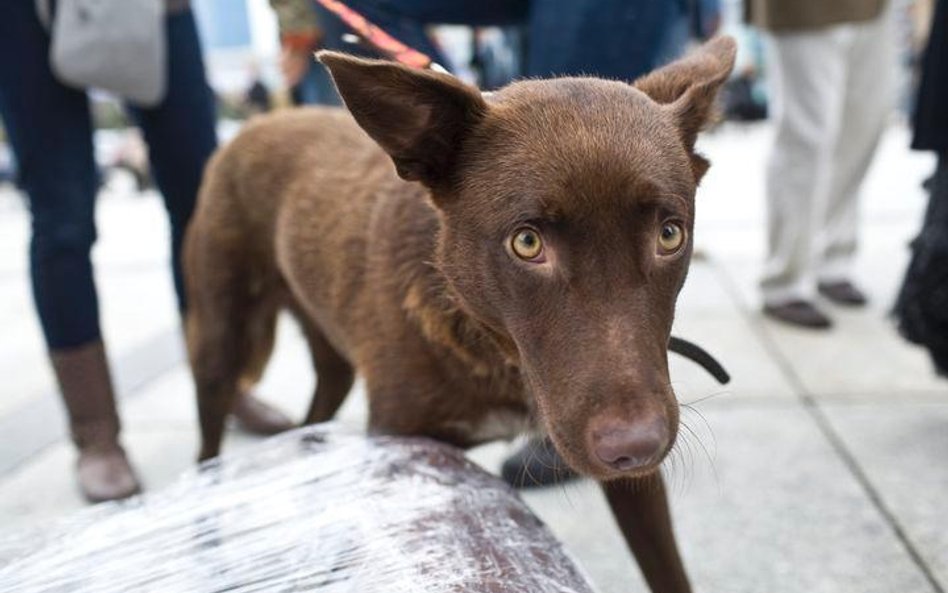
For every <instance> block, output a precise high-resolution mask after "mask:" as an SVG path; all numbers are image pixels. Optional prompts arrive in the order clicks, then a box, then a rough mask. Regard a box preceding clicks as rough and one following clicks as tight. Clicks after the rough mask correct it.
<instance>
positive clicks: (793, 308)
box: [764, 300, 833, 329]
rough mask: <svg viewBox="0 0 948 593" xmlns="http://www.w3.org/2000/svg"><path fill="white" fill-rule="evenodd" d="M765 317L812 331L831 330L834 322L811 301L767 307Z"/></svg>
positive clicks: (765, 307) (791, 302)
mask: <svg viewBox="0 0 948 593" xmlns="http://www.w3.org/2000/svg"><path fill="white" fill-rule="evenodd" d="M764 315H767V316H768V317H772V318H773V319H776V320H778V321H782V322H784V323H789V324H791V325H796V326H798V327H806V328H810V329H829V328H830V327H832V326H833V322H832V321H831V320H830V318H829V317H827V316H826V315H825V314H824V313H823V312H822V311H820V310H819V309H817V308H816V306H815V305H814V304H813V303H811V302H809V301H803V300H799V301H790V302H789V303H784V304H781V305H765V306H764Z"/></svg>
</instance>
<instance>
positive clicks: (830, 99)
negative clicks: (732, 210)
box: [761, 11, 896, 305]
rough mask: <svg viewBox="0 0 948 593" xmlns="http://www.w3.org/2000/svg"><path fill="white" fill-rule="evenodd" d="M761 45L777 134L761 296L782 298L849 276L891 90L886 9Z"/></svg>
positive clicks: (808, 293)
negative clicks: (862, 192) (862, 196)
mask: <svg viewBox="0 0 948 593" xmlns="http://www.w3.org/2000/svg"><path fill="white" fill-rule="evenodd" d="M767 51H768V56H767V59H768V61H767V64H768V66H769V69H770V70H769V72H768V78H769V80H770V81H771V84H772V86H771V93H770V97H771V109H772V116H773V118H774V122H775V125H776V136H775V141H774V147H773V152H772V154H771V157H770V162H769V163H768V166H767V187H766V192H767V231H768V255H767V261H766V264H765V267H764V277H763V280H762V282H761V286H762V288H763V293H764V295H763V296H764V302H765V303H766V304H770V305H779V304H783V303H786V302H788V301H792V300H796V299H807V300H808V299H812V298H813V297H814V296H815V295H814V293H815V289H816V283H817V282H818V281H827V282H831V281H835V280H843V279H848V277H849V274H850V267H851V263H852V260H853V256H854V254H855V251H856V231H857V228H856V227H857V206H858V204H857V202H858V200H857V194H858V191H859V186H860V184H861V182H862V180H863V177H864V176H865V174H866V170H867V169H868V168H869V163H870V162H871V160H872V156H873V153H874V152H875V149H876V146H877V145H878V143H879V137H880V136H881V134H882V131H883V129H884V127H885V123H886V120H887V117H888V115H889V113H890V110H891V108H892V105H893V103H894V97H895V59H896V49H895V39H894V36H893V27H892V18H891V12H890V11H886V12H884V13H883V14H882V16H880V17H879V18H877V19H875V20H873V21H868V22H864V23H854V24H845V25H836V26H833V27H827V28H824V29H818V30H813V31H807V32H802V33H796V32H795V33H789V34H776V35H771V36H769V39H768V44H767Z"/></svg>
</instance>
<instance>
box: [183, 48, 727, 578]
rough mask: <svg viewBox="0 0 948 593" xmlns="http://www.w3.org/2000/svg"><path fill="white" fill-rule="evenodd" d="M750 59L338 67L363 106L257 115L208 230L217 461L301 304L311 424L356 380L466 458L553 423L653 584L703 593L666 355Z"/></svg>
mask: <svg viewBox="0 0 948 593" xmlns="http://www.w3.org/2000/svg"><path fill="white" fill-rule="evenodd" d="M734 51H735V50H734V43H733V41H732V40H731V39H729V38H719V39H716V40H714V41H711V42H709V43H708V44H706V45H705V46H703V47H702V48H701V49H700V50H698V51H697V52H695V53H694V54H692V55H691V56H689V57H687V58H685V59H683V60H680V61H678V62H676V63H673V64H671V65H669V66H667V67H665V68H662V69H661V70H658V71H656V72H654V73H652V74H650V75H648V76H646V77H644V78H642V79H640V80H638V81H637V82H635V83H634V84H631V85H630V84H625V83H621V82H615V81H605V80H598V79H593V78H562V79H555V80H546V81H541V80H531V81H524V82H518V83H514V84H511V85H510V86H508V87H506V88H504V89H502V90H501V91H499V92H497V93H493V94H491V95H488V96H482V94H481V93H480V92H478V91H477V90H476V89H474V88H471V87H468V86H466V85H464V84H462V83H461V82H459V81H458V80H456V79H455V78H452V77H451V76H448V75H444V74H438V73H435V72H429V71H415V70H409V69H407V68H405V67H403V66H400V65H396V64H393V63H388V62H378V61H367V60H361V59H356V58H352V57H347V56H344V55H340V54H334V53H322V54H320V56H319V59H320V61H322V62H323V63H324V64H325V65H326V66H328V68H329V70H330V71H331V72H332V76H333V78H334V79H335V81H336V84H337V86H338V88H339V91H340V93H341V94H342V96H343V98H344V100H345V102H346V105H347V107H348V108H349V111H350V112H351V116H350V115H349V114H348V113H346V112H344V111H342V110H332V109H308V110H297V111H292V112H284V113H279V114H276V115H274V116H270V117H264V118H261V119H260V120H258V121H257V122H256V123H253V124H251V125H248V126H247V128H246V129H245V131H243V132H242V133H241V134H240V135H239V136H238V137H237V138H236V139H235V140H234V141H233V142H232V143H231V144H229V145H228V146H227V147H225V148H224V149H222V150H221V151H220V152H219V153H218V154H217V155H216V156H215V157H214V159H213V161H212V163H211V165H210V167H209V169H208V171H207V175H206V178H205V181H204V186H203V189H202V193H201V196H200V201H199V204H198V209H197V212H196V214H195V217H194V221H193V223H192V225H191V228H190V230H189V233H188V238H187V245H186V253H185V257H186V261H185V264H186V273H187V283H188V298H189V301H190V312H189V316H188V320H187V324H188V328H187V329H188V345H189V350H190V357H191V363H192V366H193V370H194V375H195V379H196V383H197V392H198V400H199V406H200V420H201V430H202V436H203V445H202V449H201V458H202V459H206V458H209V457H213V456H215V455H217V454H218V451H219V447H220V441H221V433H222V428H223V424H224V418H225V416H226V414H227V411H228V410H229V409H230V406H231V402H232V401H233V399H234V396H235V394H236V393H237V391H238V387H239V385H240V384H241V383H252V382H254V381H256V380H257V379H258V378H259V376H260V374H261V373H262V371H263V368H264V365H265V364H266V361H267V358H268V356H269V354H270V350H271V347H272V344H273V332H274V322H275V318H276V315H277V312H278V311H279V310H280V309H281V308H284V307H285V308H289V309H291V310H292V311H293V312H294V313H295V314H296V317H297V318H298V319H299V321H300V323H301V324H302V325H303V328H304V331H305V334H306V336H307V338H308V340H309V343H310V346H311V350H312V357H313V363H314V365H315V367H316V373H317V375H318V387H317V389H316V394H315V396H314V398H313V403H312V406H311V408H310V410H309V413H308V414H307V417H306V422H308V423H309V422H320V421H324V420H328V419H330V418H331V417H332V416H333V414H334V413H335V411H336V410H337V408H338V407H339V405H340V404H341V402H342V400H343V398H344V397H345V395H346V393H347V392H348V390H349V388H350V386H351V383H352V379H353V371H354V369H355V370H358V372H360V373H362V375H363V376H364V377H365V381H366V384H367V388H368V396H369V405H370V418H369V424H370V428H371V430H372V431H373V432H376V433H386V434H397V435H427V436H430V437H434V438H436V439H441V440H443V441H447V442H450V443H453V444H455V445H459V446H462V447H466V446H471V445H474V444H478V443H481V442H484V441H488V440H492V439H497V438H509V437H511V436H513V435H515V434H517V433H518V432H520V431H522V430H524V429H529V428H530V427H534V428H537V429H539V430H542V431H544V432H545V433H546V434H548V435H549V436H550V437H551V438H552V440H553V442H554V443H555V445H556V447H557V449H558V450H559V451H560V452H561V453H562V455H563V456H564V458H565V459H566V460H567V461H568V463H569V464H570V465H571V466H573V467H574V468H575V469H577V470H579V471H581V472H583V473H585V474H587V475H589V476H592V477H594V478H596V479H598V480H600V481H601V482H602V483H603V485H604V490H605V492H606V495H607V497H608V499H609V502H610V504H611V506H612V508H613V510H614V513H615V515H616V517H617V519H618V521H619V523H620V526H621V528H622V531H623V533H624V535H625V537H626V539H627V541H628V543H629V545H630V547H631V549H632V551H633V552H634V553H635V556H636V558H637V559H638V561H639V564H640V566H641V567H642V570H643V573H644V574H645V577H646V579H647V580H648V582H649V584H650V586H651V587H652V589H653V591H661V592H683V591H689V590H690V589H689V585H688V581H687V578H686V576H685V573H684V570H683V568H682V566H681V562H680V560H679V557H678V552H677V549H676V546H675V542H674V538H673V535H672V531H671V524H670V520H669V517H668V508H667V503H666V500H665V492H664V487H663V485H662V480H661V476H660V473H659V472H657V471H656V469H657V468H658V465H659V463H660V462H661V461H662V459H663V458H664V457H665V455H666V454H667V453H668V451H669V449H670V448H671V447H672V445H673V444H674V442H675V437H676V434H677V429H678V406H677V402H676V400H675V396H674V393H673V392H672V390H671V387H670V384H669V378H668V362H667V347H668V343H669V332H670V331H671V325H672V318H673V316H674V310H675V301H676V298H677V295H678V292H679V290H680V289H681V287H682V284H683V282H684V280H685V274H686V272H687V269H688V263H689V259H690V255H691V247H692V241H691V233H692V228H693V218H694V194H695V188H696V186H697V184H698V181H699V180H700V179H701V177H702V175H703V174H704V173H705V171H706V169H707V167H708V163H707V161H706V160H705V159H703V158H702V157H701V156H699V155H697V154H696V153H695V151H694V144H695V139H696V136H697V134H698V132H699V130H700V129H701V127H702V126H703V125H704V124H705V122H706V120H707V119H708V117H709V113H710V111H711V108H712V103H713V101H714V98H715V95H716V93H717V91H718V89H719V88H720V86H721V84H722V83H723V82H724V81H725V80H726V78H727V76H728V74H729V72H730V70H731V68H732V65H733V61H734ZM353 116H354V118H355V119H354V120H353ZM366 133H367V134H366ZM392 161H394V164H395V167H392V165H391V163H392ZM632 483H635V484H636V485H641V484H645V487H634V488H630V487H629V484H632Z"/></svg>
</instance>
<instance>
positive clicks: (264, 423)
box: [232, 387, 296, 436]
mask: <svg viewBox="0 0 948 593" xmlns="http://www.w3.org/2000/svg"><path fill="white" fill-rule="evenodd" d="M232 413H233V414H234V419H235V420H237V424H238V425H239V426H240V427H241V428H242V429H244V430H246V431H247V432H250V433H253V434H258V435H263V436H269V435H273V434H278V433H281V432H284V431H287V430H290V429H291V428H295V427H296V424H295V423H294V422H293V421H292V420H290V419H289V418H288V417H287V416H286V414H284V413H283V412H281V411H280V410H277V409H276V408H274V407H273V406H271V405H270V404H267V403H265V402H264V401H263V400H261V399H259V398H258V397H256V396H255V395H253V394H252V393H251V392H250V390H249V389H247V388H246V387H241V389H240V392H239V393H238V394H237V399H236V400H235V401H234V407H233V409H232Z"/></svg>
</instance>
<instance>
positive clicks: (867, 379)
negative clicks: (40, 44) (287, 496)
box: [0, 126, 948, 593]
mask: <svg viewBox="0 0 948 593" xmlns="http://www.w3.org/2000/svg"><path fill="white" fill-rule="evenodd" d="M768 134H769V130H768V129H767V127H766V126H753V127H737V126H728V127H725V128H723V129H721V130H718V131H717V132H716V133H714V134H713V135H711V136H709V137H708V138H705V139H704V140H703V148H704V152H705V153H706V154H707V155H708V156H709V157H710V158H711V160H712V162H713V166H712V168H711V172H710V173H709V174H708V177H707V179H706V181H705V183H704V185H703V186H702V188H701V190H700V191H699V195H698V205H697V208H698V225H697V230H696V239H697V249H698V251H699V252H700V255H701V257H700V258H699V259H696V261H695V263H694V264H693V266H692V270H691V273H690V275H689V279H688V282H687V283H686V286H685V289H684V291H683V293H682V296H681V300H680V303H679V308H678V319H677V321H676V334H677V335H681V336H682V337H685V338H688V339H690V340H693V341H696V342H697V343H699V344H701V345H702V346H704V347H705V348H707V349H708V350H710V351H711V352H712V353H714V354H715V355H716V356H717V357H718V358H719V359H720V360H721V361H722V362H723V363H724V364H725V366H726V367H727V368H728V370H729V371H730V372H731V375H732V376H733V377H734V380H733V383H732V384H731V385H729V386H727V387H726V388H725V389H722V388H721V387H720V386H718V385H716V384H715V383H714V382H713V380H712V379H711V378H710V377H708V376H706V375H705V374H704V371H702V370H701V369H699V368H697V367H695V366H694V365H693V364H691V363H689V362H687V361H684V360H681V359H679V358H677V357H674V356H673V358H674V360H673V361H672V364H673V369H672V380H673V381H674V383H675V389H676V392H677V393H678V397H679V400H680V401H681V402H683V403H691V404H692V406H691V407H685V408H683V422H684V423H685V425H686V426H687V428H684V429H682V431H681V437H680V438H681V442H680V444H679V446H678V448H677V451H676V453H675V454H674V455H673V456H672V457H671V458H670V461H669V464H668V466H667V474H666V475H667V476H668V479H669V483H670V485H671V490H672V503H673V506H674V518H675V521H676V526H677V531H678V535H679V541H680V543H681V546H682V548H683V554H684V556H685V561H686V565H687V567H688V570H689V572H690V574H691V577H692V581H693V582H694V584H695V589H696V591H697V592H702V593H712V592H713V593H742V592H747V593H752V592H753V593H761V592H767V593H783V592H786V593H791V592H793V593H803V592H805V593H848V592H853V593H903V592H904V593H945V592H946V591H948V509H946V505H945V502H946V500H948V381H946V380H937V379H936V378H935V376H934V373H933V371H932V369H931V366H930V364H929V361H928V358H927V356H926V355H925V354H924V352H922V351H920V350H918V349H916V348H914V347H911V346H909V345H906V344H905V343H904V342H903V341H902V340H901V339H900V338H899V337H898V336H897V334H896V332H895V330H894V328H893V327H892V324H891V323H890V322H889V321H888V320H887V319H886V313H887V310H888V308H889V307H890V305H891V303H892V300H893V298H894V293H895V290H896V287H897V286H898V283H899V281H900V280H901V274H902V271H903V269H904V266H905V263H906V261H907V255H908V251H907V244H908V242H909V241H910V240H911V238H912V236H913V234H914V232H915V230H916V229H917V225H918V223H919V220H920V217H921V212H922V208H923V207H924V199H925V197H924V195H923V193H922V191H921V189H920V183H921V180H922V179H923V178H924V177H925V176H926V175H927V174H928V173H929V172H930V170H931V168H932V165H933V163H932V161H931V160H930V159H929V158H927V157H926V156H925V155H919V154H913V153H909V152H908V151H907V150H906V149H905V146H907V144H908V137H907V134H906V132H905V131H904V130H903V129H902V128H900V127H893V128H892V129H891V130H890V131H889V132H888V134H887V136H886V138H885V142H884V144H883V147H882V149H881V151H880V154H879V155H878V158H877V160H876V165H875V167H874V169H873V171H872V174H871V177H870V179H869V181H868V183H867V187H866V192H865V194H866V195H865V200H864V202H863V203H864V204H865V209H864V217H863V222H864V224H863V231H864V232H863V238H864V243H863V245H862V250H861V257H860V261H859V280H860V281H861V282H862V283H863V284H864V285H865V286H866V288H867V289H868V291H869V293H870V296H871V298H872V303H871V306H870V307H869V308H868V309H866V310H860V311H855V312H854V311H846V310H842V309H838V308H833V309H831V311H832V314H833V317H834V318H835V319H836V321H837V325H836V328H835V329H834V330H832V332H830V333H812V332H808V331H805V330H796V329H792V328H788V327H785V326H781V325H777V324H775V323H773V322H770V321H767V320H764V319H763V318H762V317H761V316H760V314H759V313H758V309H759V301H758V295H757V291H756V277H757V275H758V273H759V269H760V262H761V257H762V253H763V245H764V233H763V230H764V229H763V224H764V210H763V208H764V205H763V201H762V197H761V191H762V187H763V173H762V172H763V162H764V158H765V157H766V153H767V147H768V140H769V135H768ZM118 181H119V183H116V184H115V185H114V186H113V187H111V188H110V189H109V190H108V191H107V192H106V193H105V194H104V195H103V196H102V198H101V200H100V208H99V234H100V239H99V243H98V247H97V248H96V251H95V259H96V263H97V273H98V281H99V288H100V297H101V302H102V310H103V323H104V331H105V335H106V338H107V340H108V345H109V348H110V356H111V358H112V360H113V362H114V363H115V367H116V375H117V383H118V390H119V393H120V396H121V406H122V418H123V421H124V425H125V431H124V438H125V442H126V445H127V448H128V450H129V452H130V455H131V457H132V459H133V460H134V462H135V465H136V467H137V468H138V469H139V471H140V472H141V474H142V477H143V479H144V482H145V484H146V486H147V488H148V489H150V490H155V489H159V488H162V487H164V486H166V485H167V484H169V483H170V482H172V481H173V480H174V479H175V476H177V475H178V474H179V473H180V472H182V471H183V470H185V469H186V468H188V467H190V466H191V464H192V463H193V459H194V457H195V454H196V451H197V423H196V414H195V404H194V395H193V388H192V386H191V383H190V378H189V376H188V371H187V369H186V366H185V363H184V356H183V347H182V344H181V339H180V336H179V328H178V320H177V318H176V315H175V311H174V303H173V294H172V287H171V280H170V275H169V273H168V269H167V264H166V260H167V239H166V237H167V223H166V217H165V214H164V211H163V208H162V206H161V203H160V201H159V200H158V199H157V197H156V196H154V195H146V196H142V197H133V196H131V195H130V191H129V187H130V185H129V186H126V185H125V184H124V183H121V181H122V180H118ZM27 241H28V221H27V216H26V212H25V210H24V208H23V206H22V204H21V203H20V201H19V200H18V199H17V197H16V196H15V194H13V192H12V191H11V190H9V188H5V189H0V253H2V254H3V255H2V256H0V327H2V328H3V332H2V334H0V376H3V377H4V382H3V385H2V386H0V435H2V436H0V525H3V531H4V533H5V534H6V533H9V531H10V530H11V529H13V528H16V527H28V526H30V527H32V526H36V525H42V524H43V523H44V522H48V521H51V520H55V519H56V518H58V517H61V516H63V515H65V514H67V513H69V512H71V511H74V510H76V509H79V508H81V507H82V506H83V504H82V502H81V500H80V499H79V497H78V495H77V492H76V489H75V486H74V483H73V475H72V464H73V452H72V449H71V446H70V445H69V443H68V442H67V441H66V440H64V439H65V431H64V418H63V413H62V410H61V406H60V405H59V402H58V400H57V399H56V391H55V387H54V382H53V378H52V376H51V374H50V371H49V369H48V368H47V363H46V361H45V357H44V348H43V345H42V342H41V339H40V334H39V327H38V324H37V322H36V320H35V316H34V314H33V311H32V305H31V300H30V295H29V284H28V277H27V273H26V246H27ZM313 380H314V379H313V374H312V370H311V368H310V366H309V358H308V355H307V354H306V350H305V346H304V342H303V339H302V337H301V335H300V333H299V331H298V330H297V329H296V327H295V326H294V325H293V323H292V322H291V321H289V320H288V319H285V320H283V321H281V327H280V332H279V338H278V344H277V350H276V353H275V355H274V359H273V362H272V363H271V366H270V368H269V371H268V373H267V375H266V377H265V379H264V381H263V384H262V385H261V388H260V391H261V393H262V394H265V395H266V397H268V398H269V399H271V400H273V401H274V402H276V403H278V404H279V405H280V406H282V407H283V408H284V409H286V410H288V411H292V412H293V413H294V414H296V415H297V416H302V414H303V412H304V410H305V407H306V405H307V403H308V402H307V398H308V397H309V394H310V393H311V386H312V382H313ZM364 417H365V402H364V392H363V389H362V387H361V386H357V389H356V391H355V393H354V394H353V396H352V397H350V398H349V401H348V402H347V403H346V405H345V407H344V408H343V410H342V413H341V418H342V421H343V422H345V423H347V424H351V425H352V426H361V424H362V422H363V420H364ZM228 439H229V442H227V443H226V444H225V447H226V448H227V449H228V450H234V449H236V448H238V447H245V446H251V445H252V444H253V443H254V442H255V439H254V438H252V437H249V436H246V435H242V434H239V433H237V432H233V431H232V432H231V433H230V434H229V435H228ZM509 448H510V445H506V444H499V445H490V446H487V447H484V448H481V449H479V450H477V451H475V452H474V453H473V456H474V457H475V458H476V459H477V460H478V461H479V462H481V463H482V464H484V465H485V467H487V468H488V469H496V468H497V467H498V466H499V462H500V460H501V459H502V458H503V456H504V455H505V454H506V453H507V452H508V451H509ZM525 498H526V500H527V501H528V502H529V503H530V504H531V505H532V506H533V507H534V508H535V509H536V511H537V512H538V514H539V515H540V516H541V517H542V518H543V519H544V520H545V521H546V522H547V523H548V524H549V525H550V526H551V527H552V528H553V529H554V531H555V532H556V533H558V534H559V535H560V537H561V538H562V539H563V540H564V541H565V542H566V544H567V545H568V547H569V548H570V549H571V551H572V552H573V553H574V554H575V555H576V557H577V558H578V559H579V560H580V561H581V563H582V564H583V565H584V566H585V567H586V568H587V570H588V571H589V573H590V575H591V577H592V580H593V581H594V582H595V583H596V585H597V586H598V587H599V588H600V589H601V591H602V592H603V593H628V592H629V591H646V590H647V589H646V588H645V585H644V584H643V582H642V581H641V578H640V577H639V576H638V573H637V570H636V569H635V566H634V563H633V561H632V560H631V557H630V555H629V554H628V553H627V551H626V550H625V547H624V544H623V543H622V541H621V539H620V536H619V534H618V532H617V530H616V529H615V527H614V526H613V523H612V519H611V517H610V516H609V511H608V509H607V507H606V506H605V503H604V501H603V500H602V499H601V497H600V495H599V493H598V491H597V489H596V487H595V485H594V484H591V483H588V482H583V483H579V484H571V485H567V486H565V487H561V488H555V489H552V490H549V491H544V492H538V493H533V492H530V493H527V494H526V495H525ZM0 589H2V584H0Z"/></svg>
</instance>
